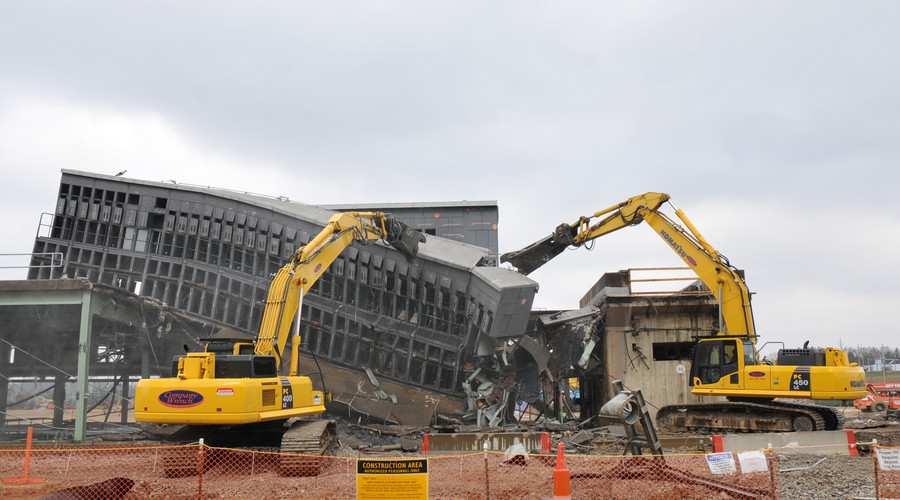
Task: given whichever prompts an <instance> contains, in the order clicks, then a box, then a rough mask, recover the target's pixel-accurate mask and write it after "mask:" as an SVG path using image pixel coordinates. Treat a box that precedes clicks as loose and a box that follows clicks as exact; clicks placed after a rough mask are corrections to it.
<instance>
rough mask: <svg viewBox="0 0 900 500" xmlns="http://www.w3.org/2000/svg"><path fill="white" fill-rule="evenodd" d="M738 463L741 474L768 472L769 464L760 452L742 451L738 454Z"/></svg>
mask: <svg viewBox="0 0 900 500" xmlns="http://www.w3.org/2000/svg"><path fill="white" fill-rule="evenodd" d="M738 461H739V462H740V463H741V473H742V474H750V473H752V472H769V462H768V460H766V454H765V453H763V452H762V451H759V450H757V451H744V452H741V453H738Z"/></svg>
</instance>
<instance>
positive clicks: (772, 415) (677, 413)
mask: <svg viewBox="0 0 900 500" xmlns="http://www.w3.org/2000/svg"><path fill="white" fill-rule="evenodd" d="M656 424H657V426H658V428H659V429H660V430H661V431H663V432H669V433H677V432H696V431H700V432H792V431H821V430H835V429H841V428H842V427H843V425H844V419H843V416H842V415H841V414H840V413H838V412H837V411H835V410H834V409H833V408H830V407H827V406H816V405H804V404H796V403H783V402H770V403H748V402H734V401H723V402H716V403H698V404H684V405H670V406H665V407H663V408H660V410H659V411H658V412H657V414H656Z"/></svg>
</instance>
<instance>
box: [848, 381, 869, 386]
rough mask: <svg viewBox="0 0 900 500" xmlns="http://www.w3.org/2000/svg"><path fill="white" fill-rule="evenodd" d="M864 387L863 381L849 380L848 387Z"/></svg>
mask: <svg viewBox="0 0 900 500" xmlns="http://www.w3.org/2000/svg"><path fill="white" fill-rule="evenodd" d="M865 386H866V381H865V380H851V381H850V387H865Z"/></svg>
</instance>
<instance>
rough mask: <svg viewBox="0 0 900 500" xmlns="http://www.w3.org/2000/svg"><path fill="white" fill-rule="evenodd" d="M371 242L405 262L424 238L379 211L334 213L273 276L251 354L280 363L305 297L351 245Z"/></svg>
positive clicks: (416, 250)
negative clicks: (388, 248) (385, 245)
mask: <svg viewBox="0 0 900 500" xmlns="http://www.w3.org/2000/svg"><path fill="white" fill-rule="evenodd" d="M371 240H384V241H385V242H387V243H388V244H389V245H391V246H392V247H394V248H395V249H397V250H398V251H400V252H401V253H402V254H403V255H404V256H405V257H406V258H407V260H412V259H413V258H414V257H415V256H416V254H417V253H418V245H419V243H420V242H422V241H424V240H425V236H424V235H423V234H422V233H420V232H418V231H416V230H414V229H412V228H411V227H409V226H407V225H406V224H403V223H401V222H399V221H397V220H396V219H393V218H391V217H387V216H386V215H385V214H384V213H381V212H343V213H338V214H335V215H334V216H333V217H331V219H330V220H329V221H328V224H326V225H325V228H324V229H322V231H321V232H319V234H318V235H316V237H315V238H313V239H312V240H311V241H310V242H309V243H308V244H307V245H305V246H303V247H301V248H299V249H298V250H297V251H296V252H294V255H293V256H292V257H291V259H290V261H288V263H287V264H285V265H284V266H283V267H282V268H281V269H280V270H279V271H278V272H277V273H276V274H275V278H274V279H273V280H272V284H271V286H270V287H269V294H268V297H267V299H266V306H265V310H264V311H263V318H262V323H261V325H260V329H259V334H258V335H257V338H256V347H255V348H254V351H255V354H257V355H269V356H272V355H274V356H276V357H277V358H278V362H279V364H280V363H281V359H282V357H283V352H284V347H285V344H286V343H287V340H288V338H289V337H290V327H291V322H292V320H293V319H294V317H295V316H296V314H297V311H298V309H299V307H300V303H301V300H302V298H303V296H304V295H305V294H306V292H308V291H309V289H310V288H312V286H313V285H314V284H315V283H316V281H318V279H319V278H320V277H321V276H322V274H323V273H324V272H325V270H326V269H328V267H329V266H330V265H331V264H332V263H333V262H334V261H335V259H337V258H338V256H339V255H340V254H341V253H342V252H343V251H344V249H345V248H347V247H348V246H349V245H350V244H351V243H353V242H354V241H363V242H366V241H371Z"/></svg>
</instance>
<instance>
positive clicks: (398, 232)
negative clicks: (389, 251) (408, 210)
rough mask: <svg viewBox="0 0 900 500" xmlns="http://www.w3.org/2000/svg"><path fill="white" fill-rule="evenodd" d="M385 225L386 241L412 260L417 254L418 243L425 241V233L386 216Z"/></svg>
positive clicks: (407, 258) (408, 259)
mask: <svg viewBox="0 0 900 500" xmlns="http://www.w3.org/2000/svg"><path fill="white" fill-rule="evenodd" d="M385 226H386V229H387V232H388V234H387V242H388V243H389V244H390V245H391V246H392V247H394V249H396V250H397V251H398V252H400V253H402V254H403V256H404V257H406V260H407V261H409V262H412V260H413V259H415V258H416V255H418V254H419V243H422V242H424V241H425V235H424V234H422V233H420V232H419V231H416V230H415V229H413V228H411V227H410V226H408V225H406V224H404V223H402V222H400V221H398V220H397V219H394V218H388V219H387V220H386V221H385Z"/></svg>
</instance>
